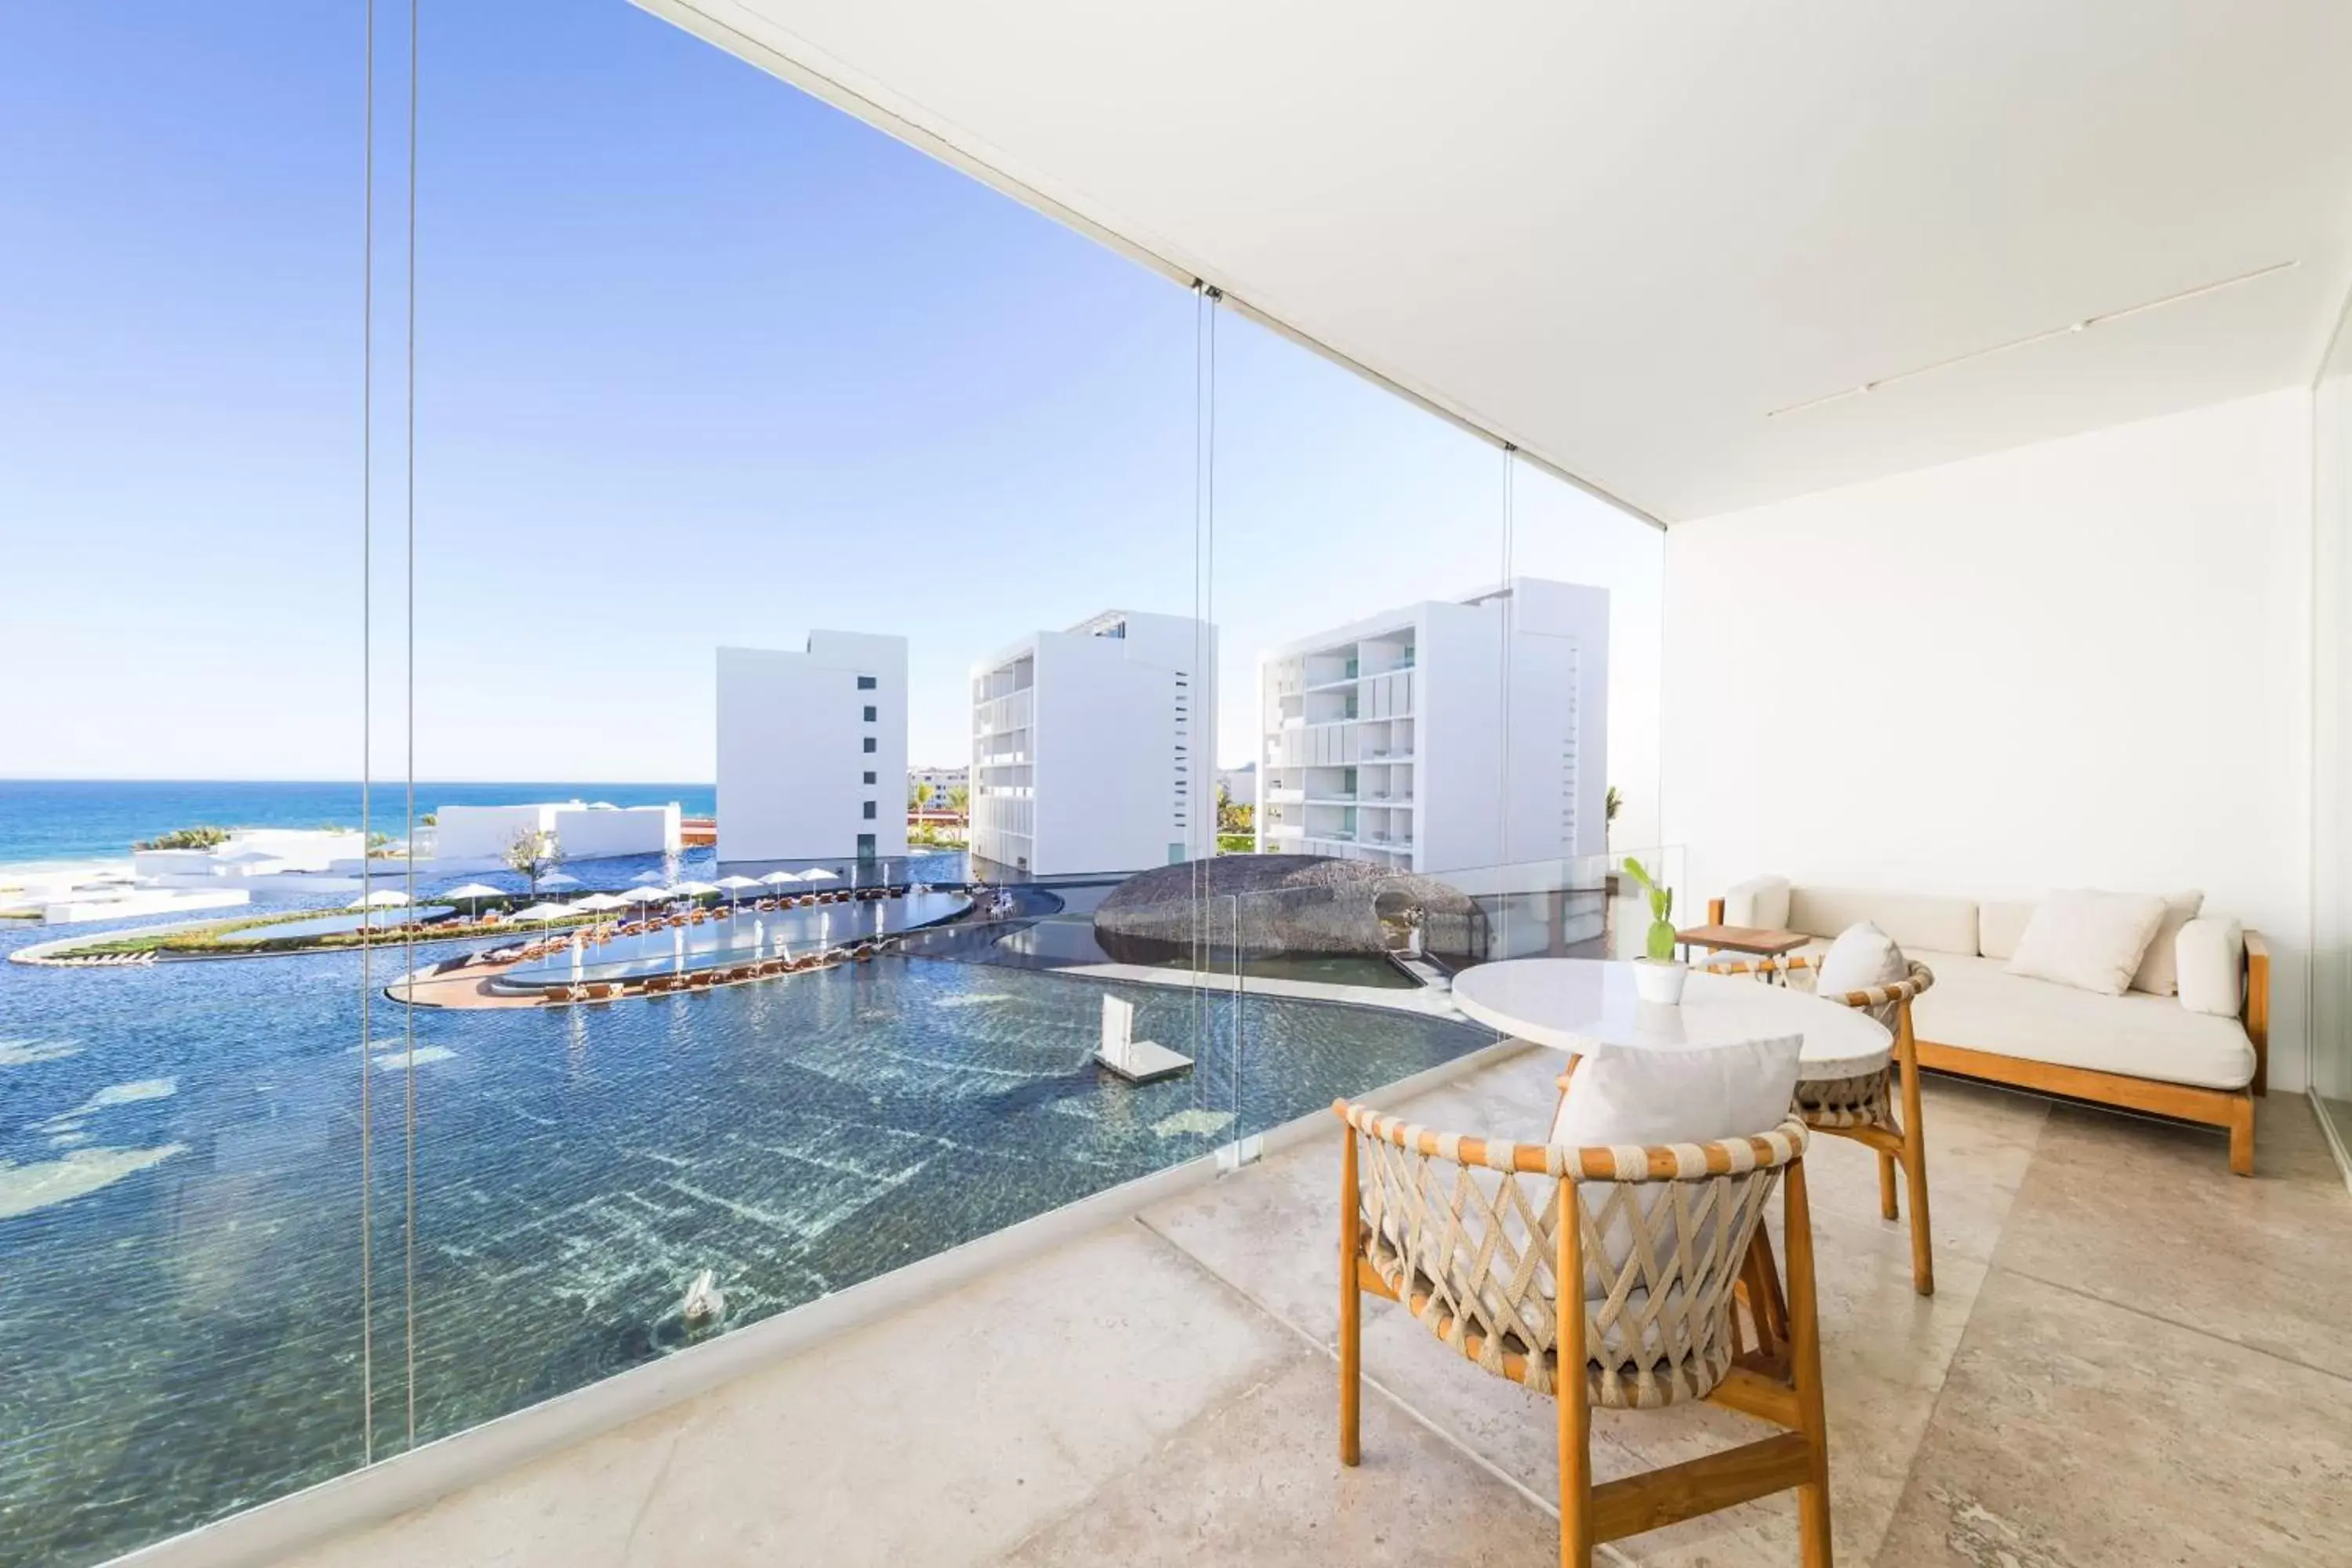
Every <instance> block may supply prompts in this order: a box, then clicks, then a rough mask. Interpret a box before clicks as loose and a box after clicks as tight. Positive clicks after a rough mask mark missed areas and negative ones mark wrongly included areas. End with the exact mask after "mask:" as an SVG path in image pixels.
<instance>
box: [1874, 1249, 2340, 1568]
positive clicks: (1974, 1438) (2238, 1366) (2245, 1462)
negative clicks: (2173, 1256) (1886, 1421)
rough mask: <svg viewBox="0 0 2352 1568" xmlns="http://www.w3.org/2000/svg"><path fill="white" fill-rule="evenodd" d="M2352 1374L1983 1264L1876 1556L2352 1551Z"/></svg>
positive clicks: (1988, 1559) (2165, 1559) (2244, 1565)
mask: <svg viewBox="0 0 2352 1568" xmlns="http://www.w3.org/2000/svg"><path fill="white" fill-rule="evenodd" d="M2347 1495H2352V1383H2347V1382H2346V1381H2345V1380H2343V1379H2340V1378H2337V1377H2335V1376H2333V1375H2332V1374H2330V1373H2323V1372H2315V1371H2313V1370H2312V1369H2310V1368H2308V1367H2304V1366H2299V1365H2296V1364H2294V1363H2291V1362H2285V1361H2281V1360H2279V1359H2278V1358H2276V1357H2274V1356H2269V1355H2264V1354H2263V1353H2262V1352H2257V1351H2251V1350H2246V1349H2242V1348H2241V1347H2239V1346H2236V1345H2232V1344H2229V1343H2226V1342H2222V1341H2220V1340H2216V1339H2214V1338H2212V1337H2210V1336H2209V1335H2206V1334H2201V1333H2198V1332H2196V1331H2192V1330H2189V1329H2182V1328H2177V1327H2174V1326H2172V1325H2170V1324H2168V1323H2163V1322H2159V1321H2155V1320H2153V1319H2150V1318H2147V1317H2145V1316H2142V1315H2141V1314H2139V1313H2137V1312H2134V1311H2131V1310H2128V1309H2126V1308H2122V1307H2117V1306H2113V1305H2110V1304H2108V1303H2106V1302H2104V1301H2101V1300H2095V1299H2094V1298H2091V1297H2088V1296H2084V1295H2081V1294H2079V1293H2077V1292H2074V1291H2072V1290H2066V1289H2059V1288H2057V1287H2054V1286H2050V1285H2045V1284H2042V1283H2041V1282H2040V1281H2038V1280H2034V1279H2026V1278H2025V1277H2023V1276H2021V1275H2017V1274H2011V1273H2008V1272H2006V1271H2003V1270H2000V1269H1996V1270H1995V1271H1994V1273H1993V1275H1992V1277H1991V1279H1990V1280H1989V1281H1988V1282H1987V1283H1986V1286H1985V1289H1984V1291H1983V1293H1982V1294H1981V1296H1980V1297H1979V1300H1978V1302H1977V1307H1976V1311H1975V1313H1974V1315H1973V1320H1972V1321H1971V1322H1970V1323H1969V1331H1968V1335H1967V1338H1966V1340H1965V1342H1963V1343H1962V1345H1961V1348H1960V1353H1959V1355H1958V1357H1957V1358H1956V1359H1955V1361H1954V1363H1953V1366H1952V1371H1951V1374H1950V1376H1949V1378H1948V1380H1947V1382H1946V1384H1945V1389H1944V1394H1943V1397H1942V1398H1941V1400H1939V1401H1938V1403H1937V1408H1936V1415H1935V1418H1934V1420H1933V1421H1932V1422H1931V1423H1930V1424H1929V1426H1928V1430H1927V1436H1926V1438H1925V1440H1924V1441H1923V1443H1922V1444H1921V1447H1920V1450H1919V1454H1918V1458H1917V1460H1916V1464H1915V1465H1914V1468H1913V1471H1912V1477H1911V1481H1910V1485H1909V1487H1908V1489H1906V1492H1905V1495H1904V1499H1903V1502H1902V1504H1901V1507H1900V1509H1899V1510H1898V1511H1897V1513H1896V1517H1895V1523H1894V1526H1893V1528H1892V1530H1891V1531H1889V1533H1888V1535H1887V1539H1886V1542H1885V1546H1884V1548H1883V1549H1882V1551H1881V1552H1880V1554H1879V1561H1881V1562H1883V1563H1889V1564H1895V1563H1900V1564H1904V1565H1906V1568H1910V1565H1912V1564H1921V1565H1929V1564H1938V1563H1965V1564H1970V1565H1972V1568H2057V1565H2059V1564H2066V1565H2069V1568H2107V1565H2112V1568H2141V1565H2143V1564H2147V1563H2229V1564H2231V1565H2232V1568H2261V1565H2265V1564H2276V1565H2278V1568H2287V1565H2289V1564H2297V1565H2305V1568H2307V1565H2309V1564H2315V1563H2347V1562H2352V1510H2347V1509H2345V1508H2344V1507H2343V1505H2342V1504H2343V1499H2344V1498H2346V1497H2347Z"/></svg>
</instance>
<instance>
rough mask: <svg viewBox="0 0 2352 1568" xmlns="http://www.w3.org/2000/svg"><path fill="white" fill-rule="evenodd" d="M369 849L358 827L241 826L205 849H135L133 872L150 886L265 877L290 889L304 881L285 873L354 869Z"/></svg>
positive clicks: (305, 875)
mask: <svg viewBox="0 0 2352 1568" xmlns="http://www.w3.org/2000/svg"><path fill="white" fill-rule="evenodd" d="M366 855H367V839H366V837H364V836H363V835H362V834H361V833H360V832H359V830H358V829H356V828H339V827H237V828H232V829H230V830H229V835H228V837H226V839H224V840H223V841H222V842H220V843H218V844H215V845H212V846H210V847H206V848H203V849H133V850H131V875H132V876H134V877H135V878H137V879H139V881H140V883H141V884H142V886H145V887H150V888H191V889H213V888H219V887H222V886H224V885H226V886H239V885H243V884H247V883H253V882H260V881H263V880H265V879H266V880H268V881H271V882H273V883H275V884H276V885H277V886H278V888H280V889H290V888H294V887H296V886H298V885H302V884H301V883H300V882H299V881H298V882H289V881H284V880H281V879H286V878H295V879H317V878H321V877H331V876H341V875H344V874H345V872H346V868H349V874H351V875H356V874H357V868H358V866H359V864H360V862H361V861H362V860H363V859H364V858H366ZM331 886H340V884H331ZM310 890H316V887H315V884H312V885H311V888H310ZM142 912H144V911H142Z"/></svg>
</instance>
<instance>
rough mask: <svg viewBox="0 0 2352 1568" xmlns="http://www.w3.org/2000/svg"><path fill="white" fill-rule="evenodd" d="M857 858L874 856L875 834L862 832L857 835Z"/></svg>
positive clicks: (863, 858)
mask: <svg viewBox="0 0 2352 1568" xmlns="http://www.w3.org/2000/svg"><path fill="white" fill-rule="evenodd" d="M857 858H859V859H860V860H871V859H873V858H874V835H872V834H871V833H861V834H859V835H858V836H857Z"/></svg>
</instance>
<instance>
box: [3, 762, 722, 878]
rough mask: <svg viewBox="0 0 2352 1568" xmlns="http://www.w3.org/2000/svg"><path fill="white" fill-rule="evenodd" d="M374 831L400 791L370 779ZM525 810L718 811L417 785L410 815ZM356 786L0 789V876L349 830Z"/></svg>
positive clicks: (396, 820)
mask: <svg viewBox="0 0 2352 1568" xmlns="http://www.w3.org/2000/svg"><path fill="white" fill-rule="evenodd" d="M371 794H372V796H373V799H372V802H371V806H372V810H371V816H372V817H373V822H374V825H375V826H376V828H377V830H378V831H385V832H390V833H392V834H394V836H395V837H397V836H398V835H399V833H400V831H401V827H402V823H403V821H404V813H405V810H406V796H407V784H406V781H404V780H402V779H378V780H376V781H375V783H374V785H373V790H372V792H371ZM533 800H591V801H607V802H610V803H611V804H612V805H666V804H667V803H668V802H670V801H676V802H677V803H678V805H680V806H681V807H683V808H684V810H685V813H686V815H687V816H710V815H712V813H713V812H714V811H715V810H716V809H717V805H718V789H717V786H716V785H713V784H464V783H425V782H421V781H420V782H419V783H418V784H417V785H416V811H417V815H418V816H423V815H425V813H426V812H429V811H434V810H436V809H437V808H439V807H441V806H444V805H515V804H519V803H520V802H524V801H533ZM359 825H360V786H359V784H358V782H357V781H356V780H345V781H341V782H315V781H314V782H273V781H263V780H236V779H0V866H11V865H25V864H28V863H29V864H47V863H49V862H55V861H77V860H94V859H109V858H121V857H122V856H126V855H128V854H130V853H131V844H132V843H133V842H134V841H136V840H138V839H142V838H152V837H155V836H156V835H157V834H159V833H169V832H171V831H172V830H173V828H175V827H197V826H215V827H357V826H359Z"/></svg>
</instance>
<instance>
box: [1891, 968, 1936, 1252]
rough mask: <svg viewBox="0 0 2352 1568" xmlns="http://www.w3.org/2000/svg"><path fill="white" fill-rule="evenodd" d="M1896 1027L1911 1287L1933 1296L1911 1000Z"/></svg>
mask: <svg viewBox="0 0 2352 1568" xmlns="http://www.w3.org/2000/svg"><path fill="white" fill-rule="evenodd" d="M1897 1027H1898V1033H1897V1035H1896V1037H1895V1051H1896V1054H1897V1055H1898V1057H1899V1058H1900V1059H1901V1062H1902V1070H1903V1174H1904V1176H1905V1177H1906V1179H1907V1181H1908V1183H1909V1184H1910V1188H1911V1289H1914V1290H1916V1291H1917V1292H1918V1293H1919V1294H1920V1295H1922V1296H1932V1295H1934V1294H1935V1293H1936V1250H1935V1237H1934V1235H1933V1233H1932V1232H1931V1231H1930V1230H1929V1228H1928V1222H1927V1122H1926V1121H1923V1120H1922V1119H1921V1117H1920V1115H1919V1048H1918V1045H1917V1042H1916V1041H1915V1040H1914V1039H1913V1038H1912V1036H1911V1004H1910V1003H1908V1002H1906V1003H1904V1004H1903V1016H1902V1017H1901V1018H1900V1019H1898V1020H1897ZM1893 1212H1894V1211H1893V1210H1891V1209H1890V1210H1889V1211H1888V1213H1889V1214H1890V1215H1891V1214H1892V1213H1893Z"/></svg>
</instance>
